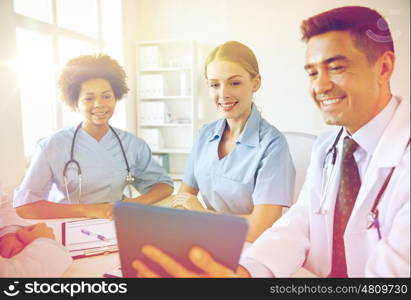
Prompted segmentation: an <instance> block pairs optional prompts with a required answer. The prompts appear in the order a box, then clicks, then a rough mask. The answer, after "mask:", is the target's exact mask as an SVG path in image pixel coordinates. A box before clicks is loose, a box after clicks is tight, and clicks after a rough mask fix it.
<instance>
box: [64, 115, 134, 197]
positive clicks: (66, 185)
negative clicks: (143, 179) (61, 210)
mask: <svg viewBox="0 0 411 300" xmlns="http://www.w3.org/2000/svg"><path fill="white" fill-rule="evenodd" d="M82 125H83V122H80V124H78V126H77V127H76V130H75V131H74V135H73V139H72V141H71V149H70V160H69V161H67V162H66V163H65V165H64V168H63V178H64V185H65V189H66V195H67V198H68V201H69V203H70V202H71V201H70V195H69V192H68V184H67V169H68V167H69V165H70V164H75V165H76V167H77V175H78V178H79V201H80V198H81V195H82V194H81V183H82V172H81V167H80V163H79V162H78V161H77V160H75V159H74V146H75V142H76V137H77V133H78V132H79V130H80V128H81V126H82ZM109 128H110V130H111V131H112V132H113V133H114V135H115V137H116V138H117V140H118V143H119V145H120V148H121V153H122V154H123V158H124V162H125V163H126V167H127V177H126V181H127V183H132V182H134V177H133V176H132V175H131V171H130V165H129V164H128V160H127V156H126V152H125V151H124V147H123V143H122V142H121V140H120V137H119V136H118V134H117V132H116V131H115V130H114V128H113V127H111V126H110V125H109Z"/></svg>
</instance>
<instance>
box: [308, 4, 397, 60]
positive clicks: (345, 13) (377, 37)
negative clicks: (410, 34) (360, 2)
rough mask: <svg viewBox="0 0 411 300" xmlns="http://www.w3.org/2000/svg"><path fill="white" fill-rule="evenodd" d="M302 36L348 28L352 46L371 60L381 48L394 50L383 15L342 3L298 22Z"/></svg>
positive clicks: (378, 53) (310, 36) (382, 50)
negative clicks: (340, 5) (342, 5)
mask: <svg viewBox="0 0 411 300" xmlns="http://www.w3.org/2000/svg"><path fill="white" fill-rule="evenodd" d="M301 31H302V40H303V41H305V42H308V41H309V40H310V38H312V37H313V36H316V35H319V34H322V33H326V32H329V31H348V32H349V33H350V34H351V36H352V38H353V41H354V44H355V46H356V47H357V48H358V49H359V50H361V51H362V52H363V53H364V54H365V55H366V56H367V59H368V61H369V63H374V62H375V61H376V60H377V58H378V57H380V56H381V55H382V54H383V53H384V52H385V51H392V52H394V43H393V40H392V36H391V32H390V29H389V28H388V24H387V22H386V21H385V19H384V18H383V17H382V16H381V15H380V14H379V13H378V12H376V11H375V10H372V9H370V8H367V7H361V6H345V7H339V8H335V9H331V10H328V11H326V12H323V13H320V14H318V15H315V16H313V17H311V18H309V19H307V20H304V21H303V22H302V24H301Z"/></svg>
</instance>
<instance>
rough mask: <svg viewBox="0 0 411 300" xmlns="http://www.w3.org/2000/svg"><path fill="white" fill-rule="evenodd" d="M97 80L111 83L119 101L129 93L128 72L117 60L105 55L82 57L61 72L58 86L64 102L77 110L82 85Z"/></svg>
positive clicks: (68, 63) (71, 62) (70, 62)
mask: <svg viewBox="0 0 411 300" xmlns="http://www.w3.org/2000/svg"><path fill="white" fill-rule="evenodd" d="M97 78H101V79H105V80H107V81H108V82H110V85H111V88H112V89H113V92H114V96H115V98H116V100H117V101H118V100H120V99H121V98H123V96H124V95H125V94H127V92H128V91H129V89H128V87H127V84H126V72H125V71H124V69H123V68H122V67H121V66H120V65H119V63H118V62H117V61H116V60H115V59H113V58H112V57H111V56H109V55H105V54H97V55H82V56H79V57H75V58H73V59H71V60H69V61H68V62H67V63H66V65H65V66H64V68H63V70H62V72H61V75H60V78H59V81H58V85H59V88H60V91H61V96H62V101H63V102H64V103H65V104H67V105H68V106H69V107H71V108H72V109H73V110H77V102H78V97H79V94H80V89H81V84H82V83H83V82H85V81H87V80H90V79H97Z"/></svg>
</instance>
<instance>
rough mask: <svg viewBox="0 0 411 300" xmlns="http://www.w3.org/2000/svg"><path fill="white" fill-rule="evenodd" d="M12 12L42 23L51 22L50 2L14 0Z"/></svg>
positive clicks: (48, 0)
mask: <svg viewBox="0 0 411 300" xmlns="http://www.w3.org/2000/svg"><path fill="white" fill-rule="evenodd" d="M13 4H14V11H15V12H16V13H18V14H21V15H24V16H27V17H31V18H34V19H37V20H40V21H43V22H47V23H51V22H52V17H51V16H52V8H51V0H35V1H33V0H14V2H13Z"/></svg>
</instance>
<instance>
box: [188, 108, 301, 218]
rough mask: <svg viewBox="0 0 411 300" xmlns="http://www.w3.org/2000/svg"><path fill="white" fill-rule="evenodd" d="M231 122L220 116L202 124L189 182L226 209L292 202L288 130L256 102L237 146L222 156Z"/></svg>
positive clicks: (209, 202)
mask: <svg viewBox="0 0 411 300" xmlns="http://www.w3.org/2000/svg"><path fill="white" fill-rule="evenodd" d="M226 124H227V121H226V120H225V119H220V120H217V121H215V122H212V123H210V124H207V125H205V126H204V127H203V128H202V129H201V130H200V132H199V134H198V137H197V139H196V142H195V144H194V146H193V149H192V151H191V154H190V157H189V161H188V165H187V168H186V171H185V174H184V183H185V184H187V185H189V186H191V187H193V188H195V189H198V190H200V193H201V195H202V197H203V200H204V202H205V204H206V205H207V207H208V209H211V210H215V211H219V212H222V213H229V214H250V213H251V212H252V210H253V207H254V205H258V204H273V205H281V206H286V207H288V206H290V204H291V201H292V196H293V191H294V180H295V169H294V165H293V162H292V159H291V155H290V153H289V150H288V145H287V141H286V139H285V137H284V135H283V134H282V133H281V132H280V131H278V130H277V129H276V128H275V127H274V126H272V125H270V124H269V123H268V122H267V121H265V120H264V119H262V117H261V115H260V113H259V112H258V111H257V109H256V107H255V105H253V107H252V110H251V114H250V116H249V118H248V120H247V123H246V125H245V127H244V129H243V132H242V134H241V135H240V136H239V137H238V139H237V141H236V148H235V149H234V150H233V151H231V152H230V153H229V154H227V155H226V156H225V157H223V158H222V159H219V158H218V145H219V143H220V140H221V137H222V135H223V132H224V129H225V126H226Z"/></svg>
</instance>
